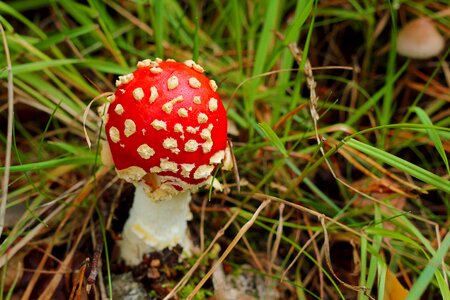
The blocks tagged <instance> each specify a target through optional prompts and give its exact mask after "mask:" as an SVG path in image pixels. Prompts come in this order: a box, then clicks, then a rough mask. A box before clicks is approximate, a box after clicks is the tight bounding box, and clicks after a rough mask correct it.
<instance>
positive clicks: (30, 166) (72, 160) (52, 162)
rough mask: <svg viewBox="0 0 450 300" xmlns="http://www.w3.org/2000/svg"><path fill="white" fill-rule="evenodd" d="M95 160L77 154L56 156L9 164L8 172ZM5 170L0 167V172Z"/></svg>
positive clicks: (86, 163) (79, 163)
mask: <svg viewBox="0 0 450 300" xmlns="http://www.w3.org/2000/svg"><path fill="white" fill-rule="evenodd" d="M94 162H95V157H94V156H84V157H83V156H78V157H65V158H57V159H53V160H47V161H41V162H34V163H29V164H23V165H16V166H11V169H10V172H11V173H15V172H29V171H37V170H41V169H49V168H55V167H59V166H67V165H78V166H82V165H92V164H93V163H94ZM3 172H5V167H0V173H3Z"/></svg>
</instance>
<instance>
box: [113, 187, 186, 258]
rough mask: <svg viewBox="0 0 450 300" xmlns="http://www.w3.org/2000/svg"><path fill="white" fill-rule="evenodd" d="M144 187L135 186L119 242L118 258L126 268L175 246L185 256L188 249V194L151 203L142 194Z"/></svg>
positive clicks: (147, 195) (148, 196) (180, 194)
mask: <svg viewBox="0 0 450 300" xmlns="http://www.w3.org/2000/svg"><path fill="white" fill-rule="evenodd" d="M144 185H145V184H144V183H137V184H136V192H135V195H134V202H133V206H132V208H131V210H130V216H129V218H128V220H127V221H126V223H125V227H124V229H123V233H122V241H121V242H120V255H121V257H122V259H123V260H124V261H125V263H126V264H127V265H129V266H134V265H138V264H139V263H140V262H141V261H142V256H143V255H144V254H146V253H149V252H154V251H161V250H163V249H165V248H172V247H174V246H176V245H181V246H182V247H183V253H184V255H187V256H189V255H190V252H191V249H192V242H191V240H190V238H189V235H188V230H187V222H188V221H189V220H191V219H192V214H191V212H190V209H189V202H190V201H191V194H190V192H189V191H187V192H181V193H178V194H176V195H175V196H173V197H170V198H168V199H165V200H161V201H155V200H153V199H152V198H151V195H149V194H148V193H146V192H145V191H144Z"/></svg>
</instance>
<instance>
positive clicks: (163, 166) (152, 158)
mask: <svg viewBox="0 0 450 300" xmlns="http://www.w3.org/2000/svg"><path fill="white" fill-rule="evenodd" d="M202 72H203V68H202V67H201V66H199V65H197V64H196V63H194V62H193V61H187V62H185V63H179V62H175V61H173V60H168V61H164V62H163V61H161V60H159V59H157V60H156V61H151V60H144V61H141V62H139V63H138V69H137V70H136V71H134V72H133V73H131V74H128V75H125V76H120V77H119V80H117V82H116V85H117V90H116V92H115V93H114V95H113V96H111V98H110V99H109V100H110V101H109V102H110V104H109V108H108V111H107V117H106V120H107V122H106V125H105V128H106V136H107V138H108V142H109V146H110V148H111V153H112V157H113V160H114V163H115V166H116V169H117V170H118V174H119V176H120V177H122V178H124V179H125V180H127V181H130V182H137V181H140V180H141V179H142V178H143V177H144V176H145V175H146V174H148V173H154V174H157V175H159V181H160V183H161V184H166V185H167V184H168V185H171V186H172V187H174V188H175V189H176V190H184V189H187V188H190V187H192V186H198V185H201V184H204V183H205V182H206V181H207V180H208V178H210V176H211V175H212V174H213V172H214V171H215V169H216V168H217V166H218V165H219V164H220V163H221V162H222V160H223V158H224V155H225V148H226V145H227V118H226V111H225V108H224V107H223V104H222V102H221V100H220V98H219V95H218V94H217V93H216V89H217V85H216V83H215V82H214V80H209V79H208V78H207V77H206V76H205V75H203V74H202Z"/></svg>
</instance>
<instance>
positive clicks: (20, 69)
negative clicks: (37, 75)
mask: <svg viewBox="0 0 450 300" xmlns="http://www.w3.org/2000/svg"><path fill="white" fill-rule="evenodd" d="M80 62H82V60H80V59H75V58H67V59H54V60H48V61H38V62H32V63H27V64H21V65H13V67H12V71H13V74H14V75H18V74H22V73H30V72H36V71H42V70H43V69H48V68H51V67H58V66H65V65H71V64H76V63H80ZM6 76H7V72H6V70H3V71H2V72H1V73H0V78H6Z"/></svg>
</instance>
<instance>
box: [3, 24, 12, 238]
mask: <svg viewBox="0 0 450 300" xmlns="http://www.w3.org/2000/svg"><path fill="white" fill-rule="evenodd" d="M0 31H1V33H2V40H3V47H4V48H5V56H6V70H7V72H8V129H7V133H6V155H5V174H4V175H3V187H2V200H1V204H0V236H1V235H2V233H3V227H4V226H5V213H6V201H7V199H8V186H9V171H10V167H11V148H12V130H13V118H14V93H13V88H14V83H13V73H12V66H11V58H10V56H9V47H8V41H7V40H6V34H5V30H4V29H3V26H2V25H1V24H0Z"/></svg>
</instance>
